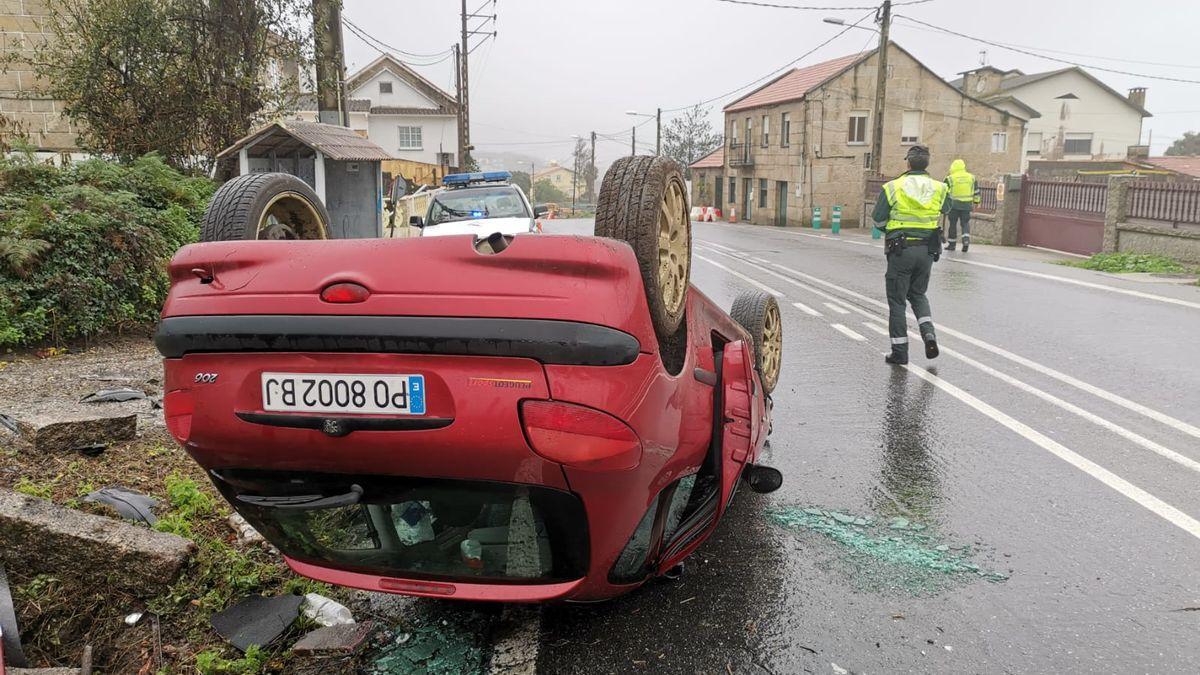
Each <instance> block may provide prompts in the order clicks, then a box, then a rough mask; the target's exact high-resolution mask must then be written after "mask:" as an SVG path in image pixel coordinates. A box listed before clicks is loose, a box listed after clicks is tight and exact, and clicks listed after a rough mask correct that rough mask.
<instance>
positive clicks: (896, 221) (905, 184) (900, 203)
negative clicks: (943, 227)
mask: <svg viewBox="0 0 1200 675" xmlns="http://www.w3.org/2000/svg"><path fill="white" fill-rule="evenodd" d="M949 192H950V189H949V188H948V187H946V184H945V183H941V182H938V181H936V180H934V179H932V178H930V177H929V174H927V173H925V172H924V171H921V172H915V171H912V172H909V173H905V174H902V175H901V176H900V177H899V178H896V179H894V180H890V181H888V182H886V183H884V184H883V195H884V197H885V198H886V199H887V203H888V207H889V213H888V220H887V226H886V227H885V228H884V229H886V230H887V231H888V233H889V234H890V233H891V232H893V231H895V230H913V231H919V232H914V234H917V235H918V236H921V237H925V236H928V235H929V233H930V232H931V231H933V230H936V229H937V228H938V217H939V216H940V215H941V214H942V210H943V207H944V206H945V203H946V196H947V194H949Z"/></svg>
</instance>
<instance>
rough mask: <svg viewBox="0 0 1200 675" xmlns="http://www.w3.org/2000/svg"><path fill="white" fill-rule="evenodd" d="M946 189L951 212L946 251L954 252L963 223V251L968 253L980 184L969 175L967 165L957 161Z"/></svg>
mask: <svg viewBox="0 0 1200 675" xmlns="http://www.w3.org/2000/svg"><path fill="white" fill-rule="evenodd" d="M946 187H948V188H950V210H949V211H948V212H947V213H946V219H947V220H948V221H950V223H949V224H950V227H949V230H950V232H949V234H948V236H947V237H946V250H948V251H953V250H954V246H955V244H957V243H958V242H957V239H958V226H959V224H960V223H961V224H962V246H963V248H962V250H963V253H966V252H967V249H968V248H969V247H970V246H971V209H972V208H973V207H974V206H975V205H976V204H978V203H979V184H978V183H977V182H976V181H975V175H974V174H971V173H967V163H966V162H964V161H962V160H961V159H956V160H954V161H953V162H951V163H950V175H948V176H946Z"/></svg>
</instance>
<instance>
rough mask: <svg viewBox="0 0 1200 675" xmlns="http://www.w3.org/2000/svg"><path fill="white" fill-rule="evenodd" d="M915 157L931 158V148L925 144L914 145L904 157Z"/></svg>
mask: <svg viewBox="0 0 1200 675" xmlns="http://www.w3.org/2000/svg"><path fill="white" fill-rule="evenodd" d="M913 157H924V158H926V159H928V158H929V148H928V147H926V146H924V145H914V146H912V147H911V148H909V149H908V153H907V154H906V155H904V158H905V159H912V158H913Z"/></svg>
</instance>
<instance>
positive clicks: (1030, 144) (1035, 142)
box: [1025, 131, 1042, 155]
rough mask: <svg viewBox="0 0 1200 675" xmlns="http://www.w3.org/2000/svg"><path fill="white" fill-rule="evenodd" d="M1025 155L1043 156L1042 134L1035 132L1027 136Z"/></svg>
mask: <svg viewBox="0 0 1200 675" xmlns="http://www.w3.org/2000/svg"><path fill="white" fill-rule="evenodd" d="M1025 154H1027V155H1040V154H1042V132H1040V131H1038V132H1033V133H1030V134H1027V135H1026V136H1025Z"/></svg>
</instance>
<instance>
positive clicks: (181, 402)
mask: <svg viewBox="0 0 1200 675" xmlns="http://www.w3.org/2000/svg"><path fill="white" fill-rule="evenodd" d="M162 404H163V418H164V419H165V420H166V423H167V431H169V432H171V435H172V436H174V437H175V440H176V441H179V444H180V445H184V444H186V443H187V440H188V437H190V436H191V435H192V414H193V413H194V412H195V411H196V403H195V401H194V400H193V399H192V392H190V391H188V390H187V389H176V390H175V391H168V392H167V393H166V394H164V395H163V401H162Z"/></svg>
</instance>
